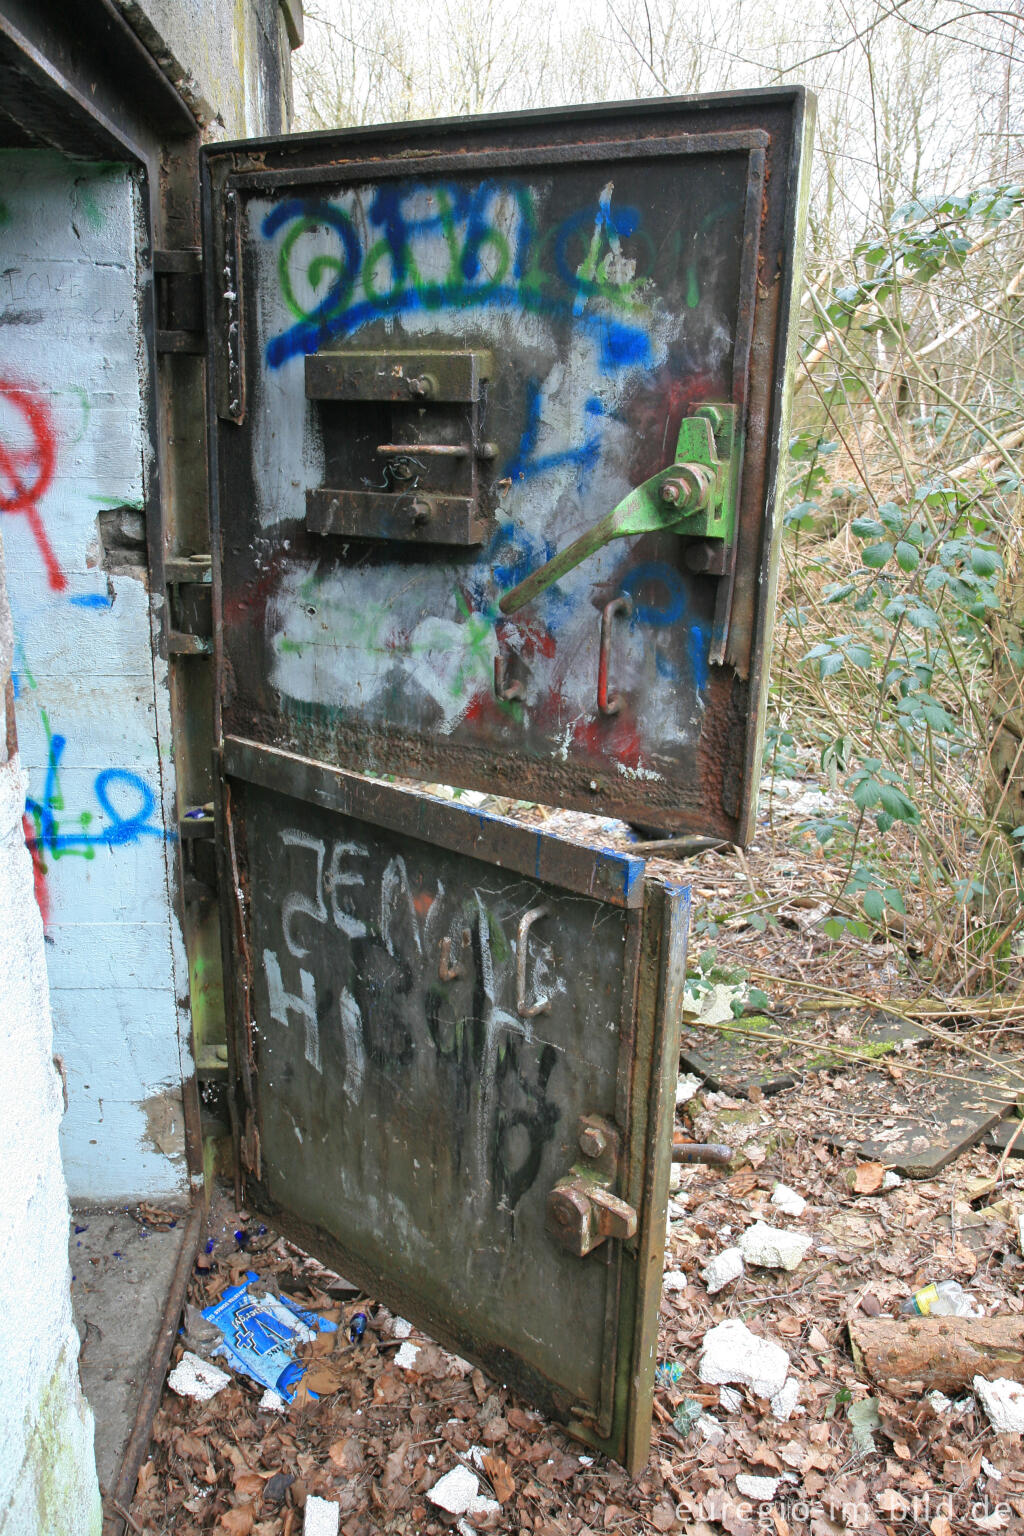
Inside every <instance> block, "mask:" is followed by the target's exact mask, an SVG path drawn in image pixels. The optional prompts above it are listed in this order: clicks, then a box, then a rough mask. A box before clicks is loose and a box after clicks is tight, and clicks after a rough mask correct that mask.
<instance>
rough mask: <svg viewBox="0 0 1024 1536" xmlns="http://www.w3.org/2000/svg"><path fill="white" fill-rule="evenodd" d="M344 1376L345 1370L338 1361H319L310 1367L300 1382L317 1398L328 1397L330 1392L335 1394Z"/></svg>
mask: <svg viewBox="0 0 1024 1536" xmlns="http://www.w3.org/2000/svg"><path fill="white" fill-rule="evenodd" d="M345 1375H346V1369H345V1366H344V1365H343V1364H342V1363H341V1361H340V1360H320V1361H318V1362H317V1364H316V1365H312V1366H310V1368H309V1370H308V1371H307V1372H306V1374H305V1376H303V1378H302V1382H303V1383H304V1384H305V1386H306V1389H307V1391H309V1392H315V1393H316V1395H317V1397H330V1395H331V1393H332V1392H337V1390H338V1388H339V1387H340V1386H341V1384H342V1382H343V1381H344V1380H345Z"/></svg>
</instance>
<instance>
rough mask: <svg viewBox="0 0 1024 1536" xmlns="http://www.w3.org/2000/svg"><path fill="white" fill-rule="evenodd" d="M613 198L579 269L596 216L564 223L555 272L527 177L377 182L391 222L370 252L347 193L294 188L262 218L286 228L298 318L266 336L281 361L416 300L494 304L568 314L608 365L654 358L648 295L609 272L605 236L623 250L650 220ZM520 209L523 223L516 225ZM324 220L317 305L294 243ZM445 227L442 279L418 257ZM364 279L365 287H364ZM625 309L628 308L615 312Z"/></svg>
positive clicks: (284, 253)
mask: <svg viewBox="0 0 1024 1536" xmlns="http://www.w3.org/2000/svg"><path fill="white" fill-rule="evenodd" d="M609 197H610V191H609V192H608V194H607V196H605V195H604V194H602V198H603V201H601V202H600V205H599V210H598V217H597V221H596V223H595V231H594V238H593V239H592V241H591V247H590V251H589V253H588V255H587V257H586V258H585V260H584V262H583V264H582V267H581V270H579V271H577V272H573V271H572V270H571V262H570V259H569V257H568V244H569V241H570V239H571V238H572V237H573V236H574V235H576V234H578V233H579V232H580V229H581V225H582V224H583V223H586V222H588V221H593V214H592V212H585V213H583V214H581V213H573V214H571V215H570V216H569V218H567V219H566V220H565V221H564V223H563V224H562V225H560V226H559V228H558V229H557V230H556V231H555V233H554V242H553V243H554V250H555V266H556V272H555V273H554V274H552V273H545V272H543V271H542V270H540V268H539V265H538V264H539V261H540V258H541V254H542V248H543V245H544V244H546V239H545V240H538V238H537V228H536V219H535V216H534V212H533V206H532V196H531V194H530V191H529V188H525V187H522V186H516V185H514V184H511V183H510V184H507V185H499V184H498V183H496V182H492V181H484V182H481V183H478V184H477V185H475V186H473V187H464V186H459V184H458V183H455V182H451V183H444V182H438V183H431V184H417V183H403V184H400V185H398V186H385V187H381V188H378V190H377V193H376V195H375V197H374V200H373V202H372V203H371V205H370V209H369V214H368V219H369V223H370V224H371V226H374V227H375V228H376V229H377V230H379V231H380V232H381V233H380V238H379V239H377V240H376V242H375V243H373V244H372V245H371V246H370V247H369V249H368V250H365V251H364V248H363V240H362V238H361V236H360V233H359V231H358V230H357V228H356V225H355V223H354V221H353V219H352V218H351V217H350V215H349V213H348V212H347V211H346V210H345V209H344V208H342V207H341V206H340V205H339V204H337V203H330V202H327V201H325V200H324V199H322V198H286V199H284V200H283V201H282V202H280V203H278V204H276V205H275V207H274V208H272V209H271V211H270V212H269V213H268V214H267V215H266V217H265V219H264V221H263V226H262V229H263V235H264V236H265V238H267V239H273V238H274V237H275V236H277V235H278V234H279V233H280V232H282V231H283V232H284V236H283V239H282V241H281V244H280V246H279V250H278V279H279V282H280V287H281V293H282V297H283V298H284V300H285V303H286V304H287V305H288V307H289V309H291V311H292V313H293V314H294V315H295V317H296V319H295V323H294V324H293V325H291V326H289V328H288V329H287V330H285V331H283V332H281V334H280V335H277V336H274V337H272V338H271V340H270V341H269V342H268V344H267V362H268V364H269V365H270V367H271V368H279V367H281V365H282V364H283V363H285V362H287V361H288V360H289V359H290V358H292V357H296V356H300V355H302V354H303V353H308V352H316V351H317V350H318V349H319V348H320V347H321V346H322V345H323V344H324V342H325V341H328V340H330V339H332V338H334V337H338V336H351V335H354V334H355V332H357V331H358V330H360V329H361V327H363V326H365V325H368V324H370V323H371V322H372V321H374V320H381V319H389V318H393V317H394V316H396V315H399V314H405V313H410V312H413V311H426V312H430V311H438V310H442V309H473V308H476V309H480V308H489V309H501V310H506V311H514V310H518V311H520V312H523V313H527V314H534V315H541V316H547V317H549V318H552V319H558V320H566V321H568V322H569V323H571V324H572V325H573V326H574V328H576V329H577V330H579V331H582V332H583V333H584V334H586V335H588V336H590V337H591V339H592V340H593V341H594V342H595V344H596V346H597V349H598V354H599V357H600V361H601V365H602V366H603V367H604V368H605V369H607V370H609V371H613V370H615V369H619V368H626V367H630V366H640V367H644V368H646V367H649V366H650V365H651V362H652V353H651V344H650V339H649V337H648V335H647V332H646V330H645V328H644V326H643V325H642V324H641V323H640V321H639V319H638V318H637V315H636V312H637V311H638V310H639V307H640V306H639V305H638V304H637V302H636V299H635V284H634V283H633V282H632V281H630V282H627V283H618V282H615V281H613V280H611V279H609V278H608V277H606V276H605V275H604V263H599V262H598V255H599V249H598V247H599V245H600V240H601V237H606V238H607V242H608V243H609V245H610V249H611V252H612V254H620V242H621V238H622V237H624V236H628V235H630V234H632V233H633V232H634V231H635V230H636V229H637V228H638V225H639V223H640V217H639V214H638V213H637V212H636V210H634V209H619V210H617V211H616V212H615V213H614V214H613V213H612V212H611V208H610V205H609V201H608V199H609ZM412 200H415V202H416V203H418V204H419V205H420V206H426V207H428V208H432V209H435V210H436V212H432V213H430V214H428V215H427V216H425V217H420V216H417V217H410V216H409V214H408V213H407V212H406V208H407V205H408V203H409V202H410V201H412ZM496 202H497V203H498V210H497V212H496V211H495V203H496ZM511 209H514V210H515V212H514V217H513V219H512V223H514V226H515V227H514V229H511V230H510V229H509V223H510V219H509V211H510V210H511ZM324 231H333V232H334V234H335V236H336V237H337V241H338V249H337V251H336V252H335V253H333V254H331V253H328V252H325V251H318V252H317V253H316V254H315V255H313V256H312V257H311V258H310V260H309V262H308V265H307V267H306V269H305V273H304V277H305V281H306V283H307V284H308V286H309V288H310V289H311V290H312V292H313V293H314V294H317V293H319V291H320V289H321V288H322V287H323V286H324V285H325V284H326V291H325V292H324V294H323V297H322V298H319V299H318V300H317V301H316V302H314V303H313V305H312V307H311V308H307V307H304V305H303V303H302V302H301V301H300V300H299V298H298V296H297V295H296V292H295V287H294V284H293V280H292V277H293V274H292V261H293V254H294V251H295V247H296V244H297V242H298V240H299V239H300V238H301V237H302V236H303V235H306V234H321V233H323V232H324ZM438 236H440V237H441V239H442V240H443V242H444V244H445V245H446V246H447V252H448V271H447V273H446V274H445V276H444V277H443V279H441V280H439V281H438V280H433V279H430V278H424V277H423V276H422V274H421V272H420V270H419V266H418V264H417V260H416V255H417V241H423V240H424V239H425V238H429V239H430V241H431V249H432V251H433V250H436V237H438ZM485 249H487V250H489V251H490V252H491V254H492V258H493V260H492V263H491V266H492V271H491V272H490V273H488V272H487V271H486V270H485V269H484V265H483V263H482V261H481V254H482V252H483V251H484V250H485ZM420 255H421V260H422V259H423V258H425V257H427V255H428V252H427V251H426V250H421V252H420ZM435 259H436V257H435ZM382 274H385V275H384V276H383V278H382ZM357 284H358V285H359V287H360V288H361V291H362V295H363V297H360V298H357V297H356V292H357ZM553 288H554V289H555V291H551V290H552V289H553ZM589 297H600V298H601V299H602V300H603V301H604V303H603V305H602V306H601V307H593V308H589V309H587V310H586V311H584V310H583V305H582V304H581V299H582V300H583V303H585V302H586V300H587V299H588V298H589ZM615 309H618V310H619V311H620V314H619V315H615V314H611V313H608V311H609V310H615Z"/></svg>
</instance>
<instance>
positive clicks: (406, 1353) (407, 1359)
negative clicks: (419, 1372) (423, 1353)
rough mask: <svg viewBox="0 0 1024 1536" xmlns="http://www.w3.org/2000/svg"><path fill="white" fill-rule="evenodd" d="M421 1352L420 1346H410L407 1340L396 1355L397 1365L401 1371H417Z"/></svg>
mask: <svg viewBox="0 0 1024 1536" xmlns="http://www.w3.org/2000/svg"><path fill="white" fill-rule="evenodd" d="M419 1352H420V1347H419V1345H418V1344H410V1343H409V1341H408V1339H406V1341H405V1343H404V1344H403V1345H402V1347H401V1349H400V1350H399V1351H398V1353H397V1354H396V1355H395V1364H396V1365H397V1366H398V1368H399V1370H402V1371H414V1370H415V1369H416V1360H417V1357H418V1356H419Z"/></svg>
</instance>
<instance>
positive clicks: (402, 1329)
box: [391, 1317, 412, 1339]
mask: <svg viewBox="0 0 1024 1536" xmlns="http://www.w3.org/2000/svg"><path fill="white" fill-rule="evenodd" d="M410 1333H412V1323H410V1322H407V1321H406V1319H405V1318H404V1317H396V1318H395V1320H394V1322H393V1323H392V1324H391V1337H392V1338H393V1339H407V1338H408V1337H409V1335H410Z"/></svg>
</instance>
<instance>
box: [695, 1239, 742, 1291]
mask: <svg viewBox="0 0 1024 1536" xmlns="http://www.w3.org/2000/svg"><path fill="white" fill-rule="evenodd" d="M742 1273H743V1254H742V1253H741V1252H740V1250H739V1249H738V1248H723V1249H722V1252H721V1253H718V1254H716V1255H715V1257H714V1258H713V1259H712V1260H711V1262H710V1263H709V1264H708V1265H707V1266H706V1267H705V1268H704V1269H702V1270H701V1272H700V1277H701V1279H702V1280H703V1281H704V1284H705V1286H706V1287H707V1292H708V1295H709V1296H714V1295H715V1293H716V1291H720V1290H721V1289H722V1287H723V1286H724V1285H730V1284H731V1283H732V1281H733V1280H738V1279H739V1278H740V1276H741V1275H742Z"/></svg>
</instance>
